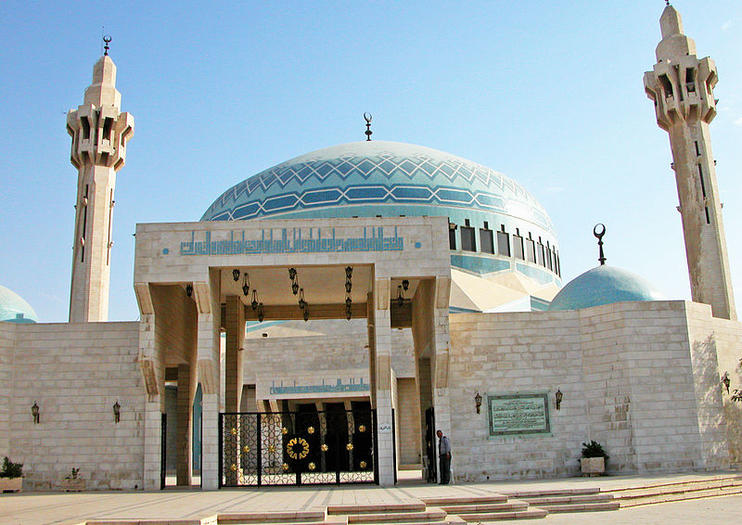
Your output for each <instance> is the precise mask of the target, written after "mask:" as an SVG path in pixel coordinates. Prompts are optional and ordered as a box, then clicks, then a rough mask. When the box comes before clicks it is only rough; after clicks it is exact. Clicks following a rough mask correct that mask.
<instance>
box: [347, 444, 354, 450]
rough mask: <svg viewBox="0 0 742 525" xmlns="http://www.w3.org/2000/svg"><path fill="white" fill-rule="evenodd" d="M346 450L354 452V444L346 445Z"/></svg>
mask: <svg viewBox="0 0 742 525" xmlns="http://www.w3.org/2000/svg"><path fill="white" fill-rule="evenodd" d="M345 448H346V449H347V450H353V443H348V444H347V445H345Z"/></svg>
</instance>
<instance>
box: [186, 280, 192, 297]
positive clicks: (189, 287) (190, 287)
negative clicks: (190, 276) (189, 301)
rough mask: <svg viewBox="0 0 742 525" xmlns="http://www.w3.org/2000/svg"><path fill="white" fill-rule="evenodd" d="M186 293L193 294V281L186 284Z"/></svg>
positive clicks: (189, 295)
mask: <svg viewBox="0 0 742 525" xmlns="http://www.w3.org/2000/svg"><path fill="white" fill-rule="evenodd" d="M186 295H187V296H188V297H191V296H192V295H193V285H192V284H191V283H188V284H186Z"/></svg>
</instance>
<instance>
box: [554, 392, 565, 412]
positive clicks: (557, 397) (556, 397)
mask: <svg viewBox="0 0 742 525" xmlns="http://www.w3.org/2000/svg"><path fill="white" fill-rule="evenodd" d="M563 398H564V394H562V391H561V390H559V389H558V388H557V391H556V393H555V394H554V400H555V401H556V409H557V410H559V408H560V406H561V404H562V399H563Z"/></svg>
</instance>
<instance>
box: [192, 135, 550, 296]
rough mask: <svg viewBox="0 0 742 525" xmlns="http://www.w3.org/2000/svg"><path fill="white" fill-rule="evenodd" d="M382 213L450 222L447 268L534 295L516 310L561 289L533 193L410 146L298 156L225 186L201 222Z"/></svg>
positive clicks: (365, 145) (378, 145)
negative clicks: (513, 274) (492, 280)
mask: <svg viewBox="0 0 742 525" xmlns="http://www.w3.org/2000/svg"><path fill="white" fill-rule="evenodd" d="M379 216H380V217H400V216H407V217H420V216H430V217H447V218H448V220H449V223H450V224H451V230H450V231H449V244H450V246H449V248H450V250H451V266H452V267H455V268H458V269H460V270H462V271H464V272H467V273H469V274H473V275H478V276H481V277H483V278H487V279H494V280H495V281H497V283H498V284H500V285H503V286H506V287H510V288H514V289H517V290H519V293H521V294H522V295H524V296H525V299H528V296H529V295H530V296H532V297H536V299H534V300H533V301H531V302H530V303H529V302H528V300H526V301H525V303H524V305H525V306H523V305H521V306H519V307H524V308H531V307H532V306H533V304H536V307H539V308H543V307H545V303H544V301H546V304H548V300H549V299H550V298H551V297H553V294H554V293H556V292H555V290H554V288H555V287H556V288H558V287H559V286H561V278H560V274H561V269H560V263H559V250H558V249H557V239H556V235H555V233H554V230H553V227H552V224H551V220H550V219H549V216H548V215H547V213H546V211H545V210H544V208H543V207H542V206H541V205H540V204H539V203H538V201H536V199H535V198H534V197H533V196H532V195H531V194H530V193H529V192H528V191H526V190H525V189H524V188H523V187H522V186H521V185H520V184H518V183H516V182H515V181H513V180H512V179H510V178H508V177H506V176H505V175H503V174H501V173H498V172H496V171H494V170H492V169H490V168H487V167H486V166H482V165H481V164H477V163H475V162H472V161H470V160H466V159H463V158H461V157H457V156H455V155H451V154H450V153H444V152H442V151H438V150H434V149H431V148H426V147H424V146H417V145H414V144H403V143H399V142H385V141H363V142H351V143H349V144H341V145H338V146H332V147H329V148H325V149H321V150H317V151H314V152H311V153H307V154H305V155H301V156H299V157H296V158H293V159H291V160H288V161H286V162H283V163H281V164H278V165H276V166H274V167H272V168H269V169H267V170H265V171H262V172H260V173H258V174H257V175H253V176H252V177H249V178H247V179H245V180H243V181H242V182H239V183H238V184H236V185H235V186H233V187H231V188H229V189H228V190H227V191H225V192H224V193H223V194H222V195H221V196H220V197H219V198H218V199H216V200H215V201H214V203H213V204H212V205H211V206H210V207H209V209H208V210H206V213H204V214H203V217H201V220H202V221H237V220H260V219H267V218H280V219H293V218H297V219H328V218H341V217H343V218H352V217H379ZM507 273H516V274H518V275H519V276H520V277H518V279H516V280H512V279H509V278H507V277H505V274H507ZM521 277H522V278H525V279H526V281H527V282H525V283H524V282H521V281H522V279H520V278H521ZM498 279H499V280H498ZM511 295H512V294H511ZM525 299H524V300H525ZM503 301H504V299H503ZM474 302H476V301H474ZM464 303H466V301H464ZM526 303H527V304H526ZM462 304H463V303H462ZM469 307H471V308H474V307H473V306H471V305H470V306H469Z"/></svg>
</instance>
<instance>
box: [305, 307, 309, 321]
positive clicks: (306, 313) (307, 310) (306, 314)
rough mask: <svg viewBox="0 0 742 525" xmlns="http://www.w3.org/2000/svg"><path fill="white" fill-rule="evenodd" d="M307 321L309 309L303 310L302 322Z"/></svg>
mask: <svg viewBox="0 0 742 525" xmlns="http://www.w3.org/2000/svg"><path fill="white" fill-rule="evenodd" d="M307 321H309V309H308V308H307V309H305V310H304V322H307Z"/></svg>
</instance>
